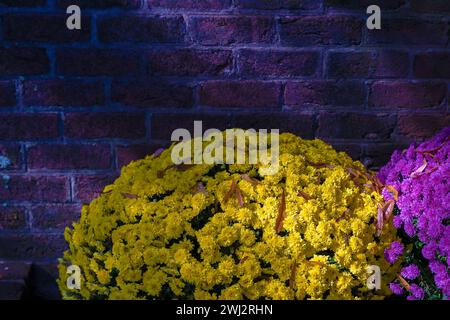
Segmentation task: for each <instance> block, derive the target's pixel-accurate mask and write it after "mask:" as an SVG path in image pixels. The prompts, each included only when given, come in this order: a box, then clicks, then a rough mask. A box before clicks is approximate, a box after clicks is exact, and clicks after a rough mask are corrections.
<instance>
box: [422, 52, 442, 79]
mask: <svg viewBox="0 0 450 320" xmlns="http://www.w3.org/2000/svg"><path fill="white" fill-rule="evenodd" d="M414 76H415V77H419V78H445V79H450V53H448V52H446V53H441V52H427V53H420V54H417V55H416V56H415V59H414Z"/></svg>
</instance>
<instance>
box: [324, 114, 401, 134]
mask: <svg viewBox="0 0 450 320" xmlns="http://www.w3.org/2000/svg"><path fill="white" fill-rule="evenodd" d="M394 125H395V116H393V115H390V114H385V113H382V114H367V113H344V112H342V113H330V112H323V113H321V114H320V115H319V127H318V130H317V136H318V137H319V138H325V139H368V140H372V139H373V140H380V139H389V138H390V137H391V134H392V131H393V130H394Z"/></svg>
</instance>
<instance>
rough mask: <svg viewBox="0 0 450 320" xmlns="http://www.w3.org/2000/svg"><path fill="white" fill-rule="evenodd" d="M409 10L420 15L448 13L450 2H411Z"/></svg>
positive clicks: (418, 0)
mask: <svg viewBox="0 0 450 320" xmlns="http://www.w3.org/2000/svg"><path fill="white" fill-rule="evenodd" d="M411 9H412V10H414V11H417V12H420V13H437V14H445V13H450V2H449V1H448V0H433V1H424V0H411Z"/></svg>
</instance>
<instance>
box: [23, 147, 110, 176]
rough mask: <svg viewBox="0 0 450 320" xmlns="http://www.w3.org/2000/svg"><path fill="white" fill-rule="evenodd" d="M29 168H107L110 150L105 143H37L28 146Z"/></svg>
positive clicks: (108, 166)
mask: <svg viewBox="0 0 450 320" xmlns="http://www.w3.org/2000/svg"><path fill="white" fill-rule="evenodd" d="M27 153H28V168H30V169H49V170H67V169H78V170H81V169H91V170H94V169H108V168H110V167H111V150H110V146H109V145H106V144H92V145H91V144H89V145H88V144H82V145H72V144H69V145H67V144H56V145H54V144H39V145H35V146H32V147H29V148H28V152H27Z"/></svg>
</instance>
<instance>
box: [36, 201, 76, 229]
mask: <svg viewBox="0 0 450 320" xmlns="http://www.w3.org/2000/svg"><path fill="white" fill-rule="evenodd" d="M80 212H81V205H78V204H37V205H34V206H33V207H31V216H32V217H33V220H32V221H33V225H32V228H33V229H34V230H36V229H38V230H64V229H65V228H66V227H69V226H71V225H72V223H73V222H74V221H76V220H78V219H79V217H80Z"/></svg>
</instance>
